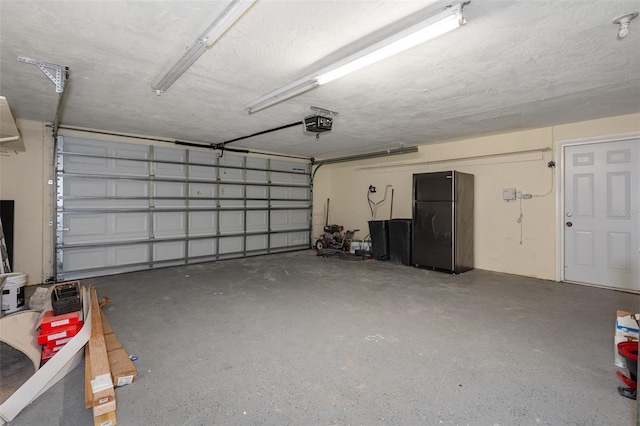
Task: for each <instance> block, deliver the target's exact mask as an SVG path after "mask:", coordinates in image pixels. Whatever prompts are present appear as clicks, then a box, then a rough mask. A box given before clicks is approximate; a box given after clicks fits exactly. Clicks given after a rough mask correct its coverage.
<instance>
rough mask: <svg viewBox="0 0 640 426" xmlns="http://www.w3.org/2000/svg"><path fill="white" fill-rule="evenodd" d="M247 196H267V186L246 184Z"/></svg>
mask: <svg viewBox="0 0 640 426" xmlns="http://www.w3.org/2000/svg"><path fill="white" fill-rule="evenodd" d="M246 192H247V198H264V199H266V198H268V197H269V188H268V187H266V186H251V185H248V186H247V189H246Z"/></svg>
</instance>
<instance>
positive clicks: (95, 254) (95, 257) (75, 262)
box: [64, 247, 109, 272]
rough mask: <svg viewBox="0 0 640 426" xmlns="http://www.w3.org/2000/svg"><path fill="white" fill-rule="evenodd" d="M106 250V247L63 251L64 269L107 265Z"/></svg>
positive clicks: (92, 267) (71, 270)
mask: <svg viewBox="0 0 640 426" xmlns="http://www.w3.org/2000/svg"><path fill="white" fill-rule="evenodd" d="M107 251H108V248H107V247H100V248H86V249H68V250H66V251H65V252H64V269H65V271H66V272H73V271H82V270H85V269H95V268H104V267H106V266H109V265H108V253H107Z"/></svg>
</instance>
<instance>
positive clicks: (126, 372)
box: [85, 287, 137, 426]
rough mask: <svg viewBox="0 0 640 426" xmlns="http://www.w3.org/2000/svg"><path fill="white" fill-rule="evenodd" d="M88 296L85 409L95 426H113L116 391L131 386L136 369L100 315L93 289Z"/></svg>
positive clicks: (95, 293) (96, 296) (114, 423)
mask: <svg viewBox="0 0 640 426" xmlns="http://www.w3.org/2000/svg"><path fill="white" fill-rule="evenodd" d="M90 295H91V337H90V339H89V343H88V344H87V346H86V347H85V408H92V409H93V420H94V425H99V426H115V425H116V424H117V421H116V395H115V387H117V386H124V385H127V384H130V383H132V382H133V381H134V380H135V379H136V375H137V373H136V369H135V366H134V365H133V362H132V361H131V360H130V359H129V356H128V355H127V353H126V351H125V350H124V349H123V348H122V345H121V344H120V341H119V340H118V338H117V337H116V335H115V333H114V332H113V330H112V329H111V327H110V326H109V323H108V322H107V320H106V318H105V317H104V315H103V314H102V310H101V309H100V304H99V303H98V295H97V292H96V289H95V288H93V287H92V288H91V289H90Z"/></svg>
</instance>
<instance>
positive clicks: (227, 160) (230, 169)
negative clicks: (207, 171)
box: [219, 154, 244, 181]
mask: <svg viewBox="0 0 640 426" xmlns="http://www.w3.org/2000/svg"><path fill="white" fill-rule="evenodd" d="M219 167H220V179H221V180H228V181H243V180H244V170H243V169H240V168H238V167H244V157H239V156H237V155H229V154H225V156H224V157H222V158H221V159H220V163H219Z"/></svg>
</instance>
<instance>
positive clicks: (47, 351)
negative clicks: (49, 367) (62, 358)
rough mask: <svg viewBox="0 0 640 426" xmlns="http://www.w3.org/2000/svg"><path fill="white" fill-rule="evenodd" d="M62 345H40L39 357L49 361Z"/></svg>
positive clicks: (43, 360)
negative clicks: (40, 353) (40, 355)
mask: <svg viewBox="0 0 640 426" xmlns="http://www.w3.org/2000/svg"><path fill="white" fill-rule="evenodd" d="M63 347H64V345H61V346H53V347H51V348H49V347H47V346H43V347H42V357H41V358H40V359H41V360H42V362H46V361H49V360H50V359H51V357H53V356H54V355H55V354H57V353H58V351H59V350H60V349H62V348H63Z"/></svg>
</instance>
